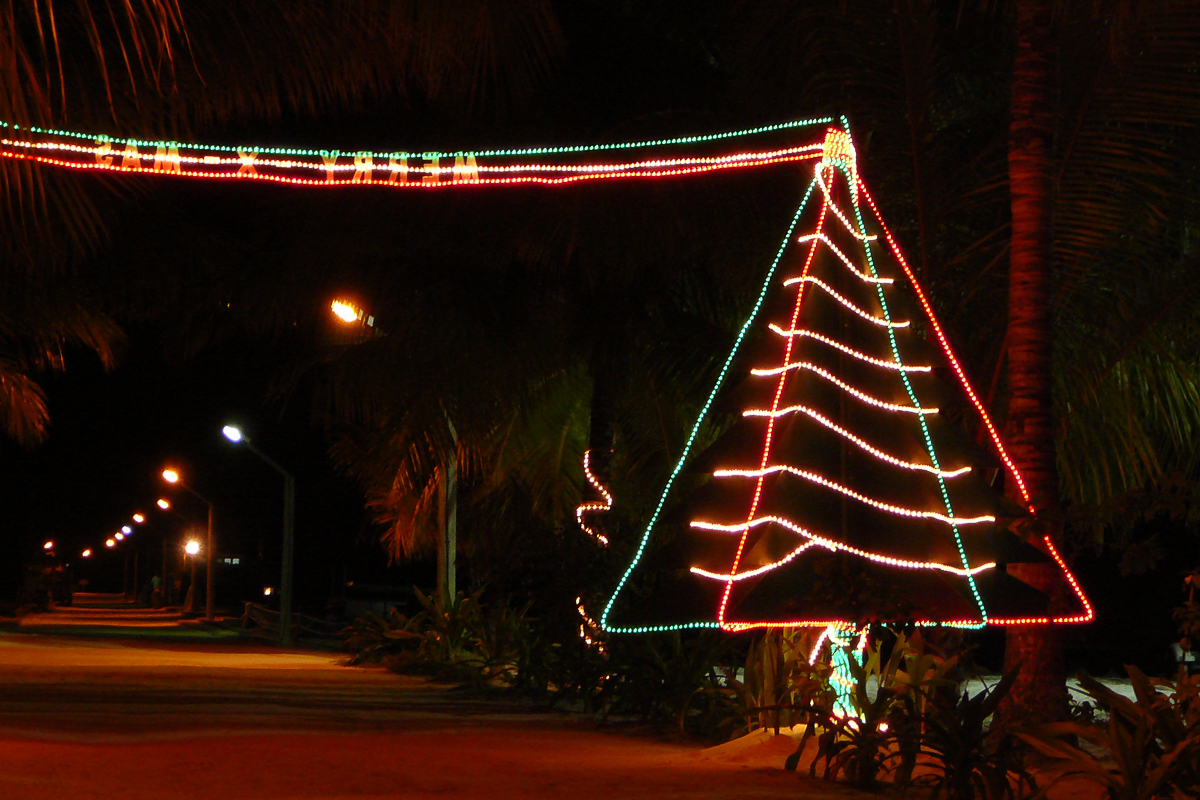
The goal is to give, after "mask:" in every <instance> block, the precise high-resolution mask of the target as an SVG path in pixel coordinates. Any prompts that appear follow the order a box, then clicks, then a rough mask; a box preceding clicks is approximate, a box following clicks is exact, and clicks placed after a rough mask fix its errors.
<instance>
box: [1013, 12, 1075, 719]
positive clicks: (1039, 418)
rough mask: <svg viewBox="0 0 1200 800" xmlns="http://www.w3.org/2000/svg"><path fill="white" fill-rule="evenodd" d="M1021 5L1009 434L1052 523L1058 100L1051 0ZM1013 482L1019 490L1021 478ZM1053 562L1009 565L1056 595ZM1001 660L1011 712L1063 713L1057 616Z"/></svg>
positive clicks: (1040, 510) (1039, 507) (1025, 633)
mask: <svg viewBox="0 0 1200 800" xmlns="http://www.w3.org/2000/svg"><path fill="white" fill-rule="evenodd" d="M1016 7H1017V30H1016V33H1017V37H1016V43H1017V51H1016V58H1015V60H1014V62H1013V75H1012V105H1011V108H1010V118H1009V145H1008V174H1009V187H1010V188H1009V191H1010V194H1011V202H1012V249H1011V254H1010V262H1011V263H1010V266H1009V295H1008V390H1009V395H1008V415H1007V420H1006V438H1007V443H1008V447H1009V454H1010V455H1011V456H1012V458H1013V460H1014V462H1015V463H1016V466H1017V469H1018V470H1019V471H1020V472H1021V474H1022V475H1023V476H1024V479H1025V484H1026V487H1027V488H1028V490H1029V493H1030V501H1031V502H1032V504H1033V506H1034V508H1035V509H1036V511H1037V514H1038V516H1039V518H1040V519H1041V520H1042V522H1043V524H1051V525H1053V524H1054V523H1055V520H1058V519H1060V515H1059V513H1058V511H1059V491H1058V472H1057V469H1056V463H1055V449H1054V426H1053V424H1052V420H1051V388H1050V387H1051V384H1050V366H1051V356H1052V346H1051V317H1050V284H1051V280H1050V279H1051V259H1052V250H1053V238H1052V236H1053V234H1052V225H1053V218H1052V209H1053V198H1054V177H1053V176H1054V171H1053V166H1052V145H1053V135H1054V109H1055V92H1054V85H1055V71H1054V60H1053V41H1052V32H1051V27H1052V26H1051V22H1052V19H1051V0H1018V2H1017V4H1016ZM1008 488H1009V492H1010V495H1015V492H1016V487H1015V486H1010V487H1008ZM1016 499H1018V500H1020V499H1021V498H1020V497H1017V498H1016ZM1049 567H1050V565H1041V564H1026V565H1010V566H1009V567H1008V570H1009V572H1010V573H1012V574H1014V575H1016V576H1017V577H1019V578H1020V579H1021V580H1024V581H1025V582H1027V583H1029V584H1031V585H1033V586H1035V587H1037V588H1039V589H1041V590H1042V591H1044V592H1046V593H1047V594H1049V595H1051V598H1052V603H1053V598H1054V596H1055V595H1056V594H1057V591H1056V589H1057V579H1056V574H1055V573H1054V571H1053V570H1052V569H1050V568H1049ZM1004 661H1005V664H1004V668H1005V670H1008V669H1009V668H1011V667H1012V666H1014V665H1015V664H1017V663H1018V662H1020V663H1021V664H1022V668H1021V673H1020V675H1019V676H1018V678H1017V681H1016V683H1014V685H1013V687H1012V692H1011V694H1010V695H1009V701H1010V702H1009V707H1008V709H1007V713H1005V716H1006V717H1019V716H1020V717H1024V716H1027V715H1028V714H1030V713H1033V714H1035V715H1037V716H1041V717H1045V718H1057V717H1061V716H1063V715H1065V713H1066V710H1067V692H1066V666H1065V664H1064V661H1063V652H1062V642H1061V640H1060V638H1059V636H1058V632H1057V631H1056V630H1055V629H1054V628H1053V626H1050V625H1037V626H1022V627H1012V628H1009V630H1008V633H1007V641H1006V647H1005V657H1004Z"/></svg>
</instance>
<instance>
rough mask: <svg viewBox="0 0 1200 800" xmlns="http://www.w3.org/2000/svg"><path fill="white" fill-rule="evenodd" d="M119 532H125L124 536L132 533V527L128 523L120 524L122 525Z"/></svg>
mask: <svg viewBox="0 0 1200 800" xmlns="http://www.w3.org/2000/svg"><path fill="white" fill-rule="evenodd" d="M121 533H123V534H125V535H126V536H128V535H129V534H131V533H133V528H131V527H129V526H128V525H122V526H121Z"/></svg>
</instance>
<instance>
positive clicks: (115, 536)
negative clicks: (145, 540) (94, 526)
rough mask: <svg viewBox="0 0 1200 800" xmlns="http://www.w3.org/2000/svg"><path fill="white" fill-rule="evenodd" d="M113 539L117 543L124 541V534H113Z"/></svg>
mask: <svg viewBox="0 0 1200 800" xmlns="http://www.w3.org/2000/svg"><path fill="white" fill-rule="evenodd" d="M113 538H114V539H116V540H117V541H118V542H119V541H121V540H122V539H124V538H125V534H123V533H114V534H113Z"/></svg>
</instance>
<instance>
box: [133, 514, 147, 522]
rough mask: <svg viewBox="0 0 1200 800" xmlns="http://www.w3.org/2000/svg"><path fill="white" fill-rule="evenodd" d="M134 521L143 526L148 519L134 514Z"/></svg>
mask: <svg viewBox="0 0 1200 800" xmlns="http://www.w3.org/2000/svg"><path fill="white" fill-rule="evenodd" d="M133 521H134V522H136V523H137V524H138V525H141V524H142V523H143V522H145V521H146V518H145V517H143V516H142V515H141V514H134V515H133Z"/></svg>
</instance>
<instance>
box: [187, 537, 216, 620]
mask: <svg viewBox="0 0 1200 800" xmlns="http://www.w3.org/2000/svg"><path fill="white" fill-rule="evenodd" d="M183 552H185V553H187V554H188V560H189V561H191V562H192V581H191V583H189V584H188V600H190V601H191V602H189V603H185V606H186V607H185V608H184V610H185V611H188V612H191V611H195V610H196V554H197V553H199V552H200V543H199V542H197V541H196V540H195V539H192V540H191V541H189V542H188V543H187V544H186V545H184V546H183ZM208 560H209V563H211V562H212V556H211V555H210V556H209V559H208ZM211 595H212V592H210V591H208V590H207V589H206V590H205V592H204V598H205V602H207V601H208V598H209V597H210V596H211Z"/></svg>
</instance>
